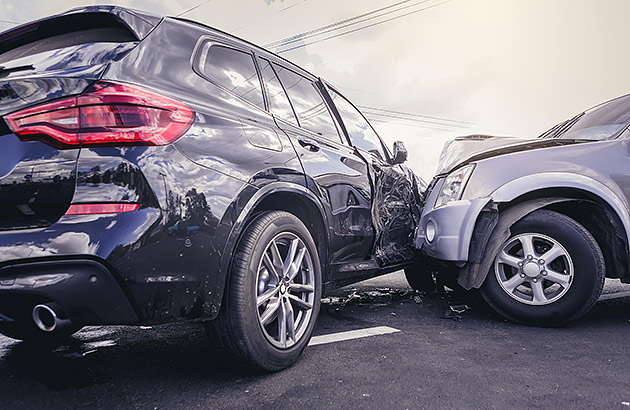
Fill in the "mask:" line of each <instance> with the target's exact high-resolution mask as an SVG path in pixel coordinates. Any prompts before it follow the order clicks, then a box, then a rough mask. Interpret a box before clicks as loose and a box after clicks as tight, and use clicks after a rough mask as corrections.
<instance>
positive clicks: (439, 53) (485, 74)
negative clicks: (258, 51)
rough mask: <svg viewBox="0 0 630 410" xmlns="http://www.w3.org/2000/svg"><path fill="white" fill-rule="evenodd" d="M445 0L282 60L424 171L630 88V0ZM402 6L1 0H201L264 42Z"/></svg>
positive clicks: (13, 14) (48, 6)
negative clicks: (460, 150)
mask: <svg viewBox="0 0 630 410" xmlns="http://www.w3.org/2000/svg"><path fill="white" fill-rule="evenodd" d="M443 1H444V0H427V1H424V2H422V3H420V0H414V1H408V2H404V3H402V4H400V5H399V6H398V7H395V8H390V9H385V10H384V11H382V12H381V14H382V13H385V12H391V13H390V14H386V15H383V16H381V17H378V18H373V19H371V20H369V21H365V22H363V23H360V24H355V25H353V26H349V27H347V28H345V29H343V30H340V31H339V30H338V31H332V32H330V33H327V34H324V35H321V36H318V37H314V38H312V39H309V40H306V42H310V41H318V40H322V39H323V38H325V37H329V36H332V35H336V34H339V33H343V32H346V31H349V30H353V29H357V28H360V27H364V26H366V25H368V24H372V23H378V22H380V21H383V20H385V19H387V18H392V17H398V16H400V15H402V14H404V13H409V12H413V13H412V14H410V15H408V16H404V17H400V18H395V19H394V20H392V21H390V22H386V23H383V24H377V25H375V26H374V27H370V28H366V29H360V30H358V31H356V32H354V33H349V34H344V35H340V36H338V37H336V38H332V39H329V40H326V41H320V42H318V43H316V44H312V45H307V46H305V47H301V48H299V49H297V50H293V51H288V52H286V53H283V54H282V56H284V57H285V58H288V59H289V60H291V61H293V62H295V63H297V64H298V65H301V66H302V67H304V68H306V69H308V70H309V71H311V72H312V73H314V74H316V75H319V76H321V77H323V78H325V79H327V80H328V81H329V82H331V83H333V84H334V85H336V86H337V87H338V88H340V89H341V91H342V92H344V93H345V94H346V95H347V96H348V97H349V98H350V99H351V100H352V101H353V102H354V103H355V104H358V105H361V106H367V107H378V108H380V109H386V110H391V111H396V112H398V113H392V112H384V111H380V114H381V115H376V114H374V111H373V110H364V112H365V113H366V114H367V115H368V117H369V118H372V119H375V120H378V121H374V122H373V125H374V126H375V128H376V129H377V131H379V133H380V134H381V136H382V137H383V138H384V139H385V141H386V142H387V143H388V144H389V145H390V146H391V144H392V143H393V141H395V140H403V141H404V142H405V144H406V145H407V148H408V149H409V151H410V157H409V164H410V165H411V167H412V168H413V169H414V170H416V171H417V172H418V173H419V174H420V175H421V176H422V177H424V178H425V179H429V178H430V177H431V176H432V174H433V172H434V171H435V168H436V164H437V158H438V156H439V153H440V150H441V147H442V145H443V143H444V142H445V141H446V140H448V139H451V138H454V137H456V136H458V135H467V134H472V133H485V134H493V135H511V136H523V137H527V136H530V137H535V136H537V135H539V134H540V133H541V132H542V131H544V130H545V129H547V128H549V127H551V126H552V125H554V124H556V123H557V122H559V121H561V120H564V119H566V118H568V117H569V116H572V115H573V114H575V113H577V112H578V111H581V110H583V109H585V108H588V107H590V106H592V105H595V104H597V103H599V102H603V101H605V100H608V99H611V98H613V97H616V96H619V95H622V94H626V93H629V92H630V75H629V74H628V73H629V71H630V53H629V52H628V46H627V42H628V39H630V19H629V18H630V0H598V1H593V0H452V1H450V2H447V3H445V4H440V3H442V2H443ZM398 2H401V0H283V1H281V0H211V1H204V0H169V1H165V0H121V1H111V2H107V1H92V0H83V1H81V0H26V1H25V0H0V10H1V13H0V20H2V21H1V22H0V30H5V29H8V28H10V27H12V26H13V25H15V24H14V23H24V22H27V21H30V20H33V19H37V18H41V17H45V16H47V15H50V14H55V13H58V12H62V11H64V10H67V9H69V8H73V7H77V6H81V5H90V4H119V5H124V6H129V7H133V8H137V9H141V10H146V11H149V12H153V13H157V14H164V15H177V14H180V13H183V12H186V11H187V10H190V9H193V8H194V7H195V6H198V5H200V6H199V7H197V8H194V9H193V10H191V11H189V12H187V13H185V14H184V15H183V17H187V18H190V19H193V20H197V21H200V22H203V23H205V24H208V25H210V26H214V27H216V28H219V29H221V30H224V31H227V32H230V33H233V34H235V35H237V36H240V37H242V38H245V39H246V40H249V41H251V42H253V43H256V44H259V45H265V44H269V43H272V42H275V41H278V40H281V39H284V38H286V37H289V36H292V35H295V34H298V33H302V32H305V31H308V30H311V29H316V28H319V27H322V26H326V25H328V24H331V23H335V22H338V21H341V20H344V19H348V18H352V17H355V16H358V15H361V14H365V13H369V12H370V11H373V10H375V9H379V8H383V7H386V6H390V5H392V4H393V3H398ZM416 3H418V4H416ZM414 4H416V5H414ZM403 7H406V8H405V9H401V8H403ZM427 7H430V8H427ZM399 9H401V10H400V11H395V10H399ZM421 9H424V10H421ZM374 16H375V15H368V16H367V17H374ZM354 21H355V22H356V21H357V20H354ZM337 27H338V26H337ZM304 42H305V41H302V42H298V43H295V44H292V45H293V46H295V45H299V44H304ZM272 50H273V49H272ZM400 113H414V114H416V115H422V116H425V117H418V116H415V117H408V116H406V115H403V114H400ZM382 114H387V115H389V116H383V115H382ZM394 117H407V118H412V119H411V120H403V119H401V118H394ZM426 117H435V118H426ZM436 118H439V119H436Z"/></svg>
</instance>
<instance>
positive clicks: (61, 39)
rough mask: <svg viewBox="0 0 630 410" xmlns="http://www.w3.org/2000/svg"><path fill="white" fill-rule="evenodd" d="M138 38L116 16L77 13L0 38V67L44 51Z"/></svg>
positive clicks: (23, 28)
mask: <svg viewBox="0 0 630 410" xmlns="http://www.w3.org/2000/svg"><path fill="white" fill-rule="evenodd" d="M135 41H138V38H137V37H136V36H135V35H134V34H133V32H132V31H131V30H130V29H129V28H128V27H127V25H126V24H125V23H123V22H122V21H121V20H120V19H118V17H116V16H114V15H112V14H108V13H78V14H72V15H68V16H61V17H56V18H52V19H49V20H44V21H40V22H37V23H33V24H30V25H27V26H23V27H18V28H17V29H15V30H11V31H8V32H6V33H3V34H1V35H0V64H2V63H5V62H7V61H12V60H17V59H20V58H24V57H28V56H31V55H35V54H40V53H43V52H46V51H51V50H59V49H63V48H68V47H72V46H77V45H81V44H89V43H126V42H135Z"/></svg>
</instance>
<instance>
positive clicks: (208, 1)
mask: <svg viewBox="0 0 630 410" xmlns="http://www.w3.org/2000/svg"><path fill="white" fill-rule="evenodd" d="M211 1H212V0H206V1H204V2H201V3H199V4H197V5H196V6H194V7H191V8H189V9H188V10H186V11H182V12H181V13H179V14H178V15H177V17H181V16H183V15H184V14H188V13H190V12H191V11H193V10H196V9H198V8H199V7H201V6H204V5H206V4H208V3H210V2H211Z"/></svg>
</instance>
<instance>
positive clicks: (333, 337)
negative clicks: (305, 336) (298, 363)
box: [308, 326, 400, 346]
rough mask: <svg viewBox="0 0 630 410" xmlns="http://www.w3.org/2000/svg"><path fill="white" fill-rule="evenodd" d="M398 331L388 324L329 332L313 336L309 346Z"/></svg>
mask: <svg viewBox="0 0 630 410" xmlns="http://www.w3.org/2000/svg"><path fill="white" fill-rule="evenodd" d="M396 332H400V330H399V329H394V328H393V327H389V326H377V327H369V328H367V329H358V330H349V331H347V332H339V333H331V334H328V335H321V336H313V337H312V338H311V341H310V342H309V343H308V345H309V346H315V345H323V344H325V343H334V342H343V341H344V340H352V339H360V338H362V337H369V336H379V335H387V334H390V333H396Z"/></svg>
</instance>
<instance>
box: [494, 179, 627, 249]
mask: <svg viewBox="0 0 630 410" xmlns="http://www.w3.org/2000/svg"><path fill="white" fill-rule="evenodd" d="M545 188H556V189H560V188H575V189H579V190H582V191H586V192H589V193H591V194H593V195H595V196H597V197H599V198H600V199H601V200H603V201H604V202H606V203H607V204H608V205H609V206H610V207H611V208H612V209H613V210H614V211H615V213H616V214H617V216H619V219H620V220H621V223H622V224H623V227H624V231H625V233H626V240H628V239H630V238H629V237H628V233H629V232H630V213H629V212H628V204H627V203H626V202H625V200H623V199H622V198H623V195H622V194H621V193H620V192H615V191H614V190H613V189H611V187H609V186H607V185H604V184H602V183H601V182H599V181H597V180H595V179H593V178H591V177H588V176H585V175H579V174H572V173H568V172H545V173H540V174H531V175H526V176H523V177H521V178H517V179H514V180H512V181H510V182H508V183H507V184H505V185H503V186H501V187H499V188H497V189H496V190H495V191H494V192H493V193H492V195H491V197H492V200H493V201H494V202H495V203H508V202H511V201H513V200H514V199H516V198H517V197H519V196H522V195H523V194H526V193H528V192H533V191H537V190H540V189H545ZM629 243H630V242H629Z"/></svg>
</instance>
